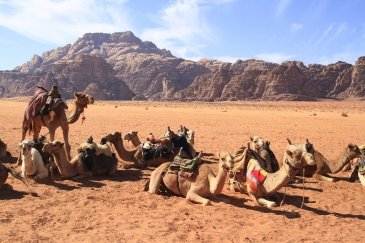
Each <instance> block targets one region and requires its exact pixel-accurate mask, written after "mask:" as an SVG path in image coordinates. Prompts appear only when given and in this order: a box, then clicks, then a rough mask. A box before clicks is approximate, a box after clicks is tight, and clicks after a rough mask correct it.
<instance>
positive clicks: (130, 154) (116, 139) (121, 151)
mask: <svg viewBox="0 0 365 243" xmlns="http://www.w3.org/2000/svg"><path fill="white" fill-rule="evenodd" d="M102 140H104V141H106V142H110V143H112V144H113V146H114V148H115V150H116V151H117V154H118V156H119V158H120V159H121V160H123V161H127V162H133V163H134V164H135V165H136V166H137V167H144V166H146V165H150V166H158V165H160V164H162V163H164V162H167V161H172V160H173V158H174V154H173V153H171V154H170V155H169V156H168V157H166V158H165V157H156V158H153V159H151V160H145V161H141V160H140V159H139V157H136V155H139V153H137V151H139V150H140V147H141V146H137V147H135V148H134V149H133V150H126V149H125V147H124V144H123V140H122V134H121V133H120V132H114V133H112V134H108V135H106V136H105V137H104V138H102ZM132 140H133V139H132ZM138 140H139V139H138ZM132 143H133V142H132Z"/></svg>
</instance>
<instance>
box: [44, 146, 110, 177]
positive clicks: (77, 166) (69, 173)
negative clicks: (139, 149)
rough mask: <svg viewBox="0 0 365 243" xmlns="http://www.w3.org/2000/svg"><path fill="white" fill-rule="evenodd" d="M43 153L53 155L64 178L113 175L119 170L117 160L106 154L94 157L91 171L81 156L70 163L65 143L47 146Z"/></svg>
mask: <svg viewBox="0 0 365 243" xmlns="http://www.w3.org/2000/svg"><path fill="white" fill-rule="evenodd" d="M43 151H44V152H47V153H50V154H52V156H53V159H54V162H55V164H56V166H57V168H58V170H59V172H60V174H61V176H62V177H64V178H73V177H75V179H81V178H85V177H87V176H96V175H112V174H114V173H115V172H116V170H117V159H116V158H115V157H110V156H106V155H105V154H101V155H99V156H96V155H93V156H92V162H91V163H92V168H91V169H88V168H86V167H87V166H86V163H85V162H83V161H82V159H81V158H80V154H78V155H76V156H75V157H74V158H73V159H72V160H71V161H69V160H68V159H67V157H66V151H65V148H64V143H61V142H60V141H57V140H55V141H53V142H50V143H47V144H45V145H44V147H43ZM76 176H77V177H76Z"/></svg>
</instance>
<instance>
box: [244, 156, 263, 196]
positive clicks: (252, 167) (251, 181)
mask: <svg viewBox="0 0 365 243" xmlns="http://www.w3.org/2000/svg"><path fill="white" fill-rule="evenodd" d="M267 174H268V172H266V171H265V170H264V169H263V168H262V167H261V166H260V163H259V162H258V161H257V160H255V159H250V161H249V162H248V165H247V171H246V185H247V191H249V192H250V191H251V192H256V191H257V187H258V185H259V184H260V183H261V182H263V181H264V180H265V179H266V176H267Z"/></svg>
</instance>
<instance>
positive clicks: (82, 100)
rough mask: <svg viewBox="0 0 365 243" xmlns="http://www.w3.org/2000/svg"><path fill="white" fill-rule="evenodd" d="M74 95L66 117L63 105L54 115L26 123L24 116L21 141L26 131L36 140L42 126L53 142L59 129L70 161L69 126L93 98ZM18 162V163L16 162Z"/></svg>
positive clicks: (40, 117) (77, 93) (33, 119)
mask: <svg viewBox="0 0 365 243" xmlns="http://www.w3.org/2000/svg"><path fill="white" fill-rule="evenodd" d="M74 95H75V98H76V99H75V100H74V101H73V109H72V110H71V111H70V114H68V115H66V111H65V109H67V107H66V105H65V104H63V103H62V104H61V105H59V106H57V107H56V108H55V110H54V111H53V112H54V113H53V112H52V113H51V112H50V114H48V115H44V116H40V115H36V116H34V117H33V118H31V119H30V120H29V121H27V120H26V118H25V117H26V116H24V120H23V133H22V140H21V141H23V140H24V138H25V136H26V133H27V132H28V131H33V140H36V139H38V138H39V134H40V132H41V128H42V127H43V126H45V127H47V128H48V130H49V134H50V140H51V141H53V140H54V139H55V133H56V129H57V128H58V127H61V129H62V132H63V139H64V142H65V147H66V152H67V158H68V159H69V160H71V146H70V143H69V141H68V132H69V124H73V123H75V122H76V121H77V120H78V119H79V117H80V115H81V114H82V113H83V112H84V109H85V108H87V106H88V105H89V104H93V103H94V98H93V97H92V96H90V95H87V94H85V93H82V92H76V93H74ZM52 114H53V115H52ZM18 162H20V161H19V160H18Z"/></svg>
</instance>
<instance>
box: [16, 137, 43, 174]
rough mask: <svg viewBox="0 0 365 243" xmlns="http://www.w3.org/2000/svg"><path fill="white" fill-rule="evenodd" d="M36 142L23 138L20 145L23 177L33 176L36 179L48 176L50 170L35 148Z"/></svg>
mask: <svg viewBox="0 0 365 243" xmlns="http://www.w3.org/2000/svg"><path fill="white" fill-rule="evenodd" d="M33 145H34V142H33V141H31V140H27V139H26V140H23V141H22V142H21V143H20V144H19V146H20V148H21V155H22V156H21V157H22V177H23V178H29V177H33V178H34V180H35V181H39V180H41V179H44V178H47V177H48V170H47V168H46V166H45V165H44V162H43V159H42V156H41V154H40V153H39V152H38V150H37V149H35V148H33Z"/></svg>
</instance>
